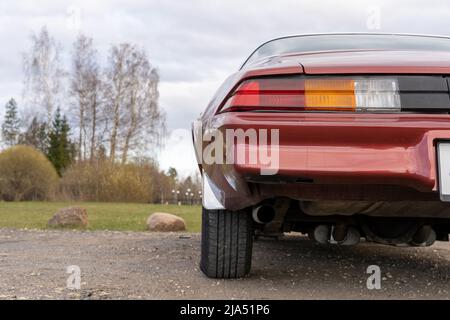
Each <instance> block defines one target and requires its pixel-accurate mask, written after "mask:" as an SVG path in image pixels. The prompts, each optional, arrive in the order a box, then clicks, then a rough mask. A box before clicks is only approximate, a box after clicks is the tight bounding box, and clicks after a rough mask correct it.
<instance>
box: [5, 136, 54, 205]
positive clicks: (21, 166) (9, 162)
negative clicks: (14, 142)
mask: <svg viewBox="0 0 450 320" xmlns="http://www.w3.org/2000/svg"><path fill="white" fill-rule="evenodd" d="M57 183H58V174H57V173H56V170H55V168H54V167H53V165H52V164H51V163H50V161H49V160H48V159H47V158H46V157H45V155H44V154H42V153H41V152H40V151H38V150H36V149H35V148H33V147H31V146H23V145H18V146H14V147H11V148H8V149H6V150H4V151H2V152H0V198H2V199H3V200H7V201H21V200H44V199H47V198H48V197H49V196H50V194H51V193H52V192H53V190H54V188H55V186H56V185H57Z"/></svg>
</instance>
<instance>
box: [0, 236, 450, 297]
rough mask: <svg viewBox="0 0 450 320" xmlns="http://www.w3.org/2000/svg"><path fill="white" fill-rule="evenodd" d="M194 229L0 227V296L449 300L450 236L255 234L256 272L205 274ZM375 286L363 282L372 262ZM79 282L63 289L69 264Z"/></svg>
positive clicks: (254, 267)
mask: <svg viewBox="0 0 450 320" xmlns="http://www.w3.org/2000/svg"><path fill="white" fill-rule="evenodd" d="M199 250H200V236H199V234H180V233H176V234H175V233H166V234H162V233H144V232H108V231H106V232H105V231H95V232H80V231H36V230H11V229H0V299H327V298H332V299H352V298H357V299H380V298H387V299H403V298H421V299H431V298H433V299H450V244H449V243H445V242H440V243H437V244H435V245H434V246H432V247H430V248H395V247H387V246H381V245H375V244H368V243H362V244H360V245H358V246H354V247H337V246H320V245H317V244H314V243H312V242H310V241H308V240H306V239H305V238H302V237H295V236H289V237H286V238H284V239H282V240H278V241H277V240H271V239H264V240H258V241H257V242H255V245H254V255H253V256H254V258H253V269H252V274H251V275H250V276H249V277H248V278H245V279H239V280H214V279H208V278H206V277H205V276H203V274H202V273H201V272H200V271H199V268H198V261H199ZM372 264H376V265H378V266H380V268H381V272H382V281H381V289H380V290H368V289H367V287H366V281H367V277H368V276H369V274H367V273H366V269H367V267H368V266H369V265H372ZM70 265H78V266H79V267H80V269H81V289H80V290H69V289H67V288H66V281H67V277H68V276H69V275H68V274H67V273H66V271H67V270H66V268H67V266H70Z"/></svg>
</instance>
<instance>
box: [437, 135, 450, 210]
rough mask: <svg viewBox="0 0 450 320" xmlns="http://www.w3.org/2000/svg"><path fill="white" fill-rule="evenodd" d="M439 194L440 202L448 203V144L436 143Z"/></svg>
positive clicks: (449, 198) (449, 180) (449, 189)
mask: <svg viewBox="0 0 450 320" xmlns="http://www.w3.org/2000/svg"><path fill="white" fill-rule="evenodd" d="M437 157H438V159H437V160H438V174H439V178H438V181H439V193H440V194H441V200H442V201H450V142H438V144H437Z"/></svg>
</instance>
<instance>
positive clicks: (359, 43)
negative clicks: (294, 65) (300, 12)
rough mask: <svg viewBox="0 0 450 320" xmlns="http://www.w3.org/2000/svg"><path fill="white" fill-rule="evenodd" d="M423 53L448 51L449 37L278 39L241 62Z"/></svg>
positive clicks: (343, 36) (322, 36)
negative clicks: (338, 53) (340, 53)
mask: <svg viewBox="0 0 450 320" xmlns="http://www.w3.org/2000/svg"><path fill="white" fill-rule="evenodd" d="M353 49H356V50H371V49H373V50H377V49H380V50H383V49H384V50H427V51H450V38H445V37H431V36H430V37H427V36H411V35H380V34H334V35H330V34H328V35H327V34H324V35H305V36H294V37H287V38H280V39H275V40H272V41H269V42H267V43H265V44H263V45H262V46H260V47H259V48H258V49H256V51H255V52H253V53H252V55H251V56H250V57H249V58H248V59H247V61H246V62H245V63H244V66H245V65H248V64H251V63H252V62H253V61H255V60H258V59H261V58H264V57H270V56H274V55H278V54H286V53H294V52H311V51H334V50H353Z"/></svg>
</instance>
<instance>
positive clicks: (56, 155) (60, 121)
mask: <svg viewBox="0 0 450 320" xmlns="http://www.w3.org/2000/svg"><path fill="white" fill-rule="evenodd" d="M69 134H70V126H69V124H68V122H67V118H66V117H65V116H64V117H62V116H61V111H60V109H59V108H58V109H57V110H56V113H55V117H54V119H53V122H52V127H51V129H50V133H49V135H48V139H49V142H48V150H47V157H48V159H49V160H50V161H51V162H52V163H53V165H54V166H55V168H56V171H57V172H58V174H59V175H61V174H62V171H63V170H64V169H65V168H67V166H68V165H69V164H70V163H71V162H72V159H73V153H74V145H73V143H72V142H71V141H70V138H69Z"/></svg>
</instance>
